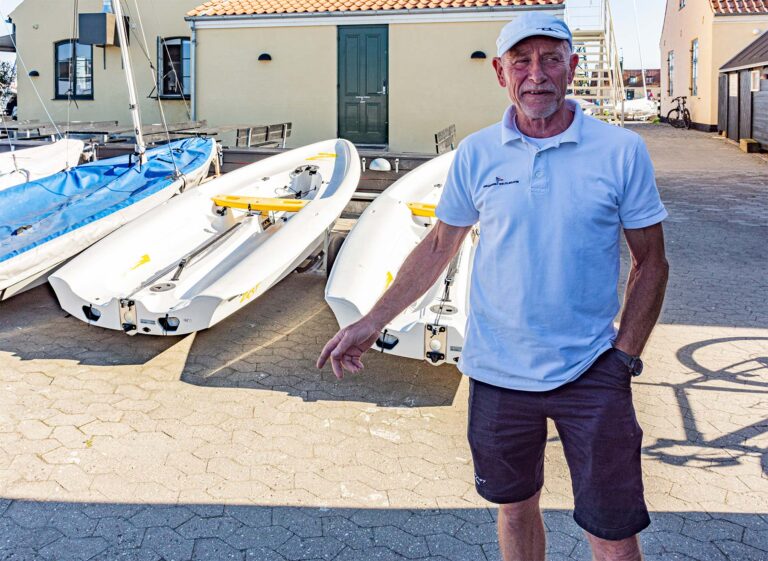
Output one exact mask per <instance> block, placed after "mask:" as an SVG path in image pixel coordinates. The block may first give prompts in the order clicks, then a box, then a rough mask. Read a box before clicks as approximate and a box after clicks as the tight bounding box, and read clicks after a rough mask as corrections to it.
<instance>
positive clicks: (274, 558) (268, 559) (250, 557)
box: [245, 547, 285, 561]
mask: <svg viewBox="0 0 768 561" xmlns="http://www.w3.org/2000/svg"><path fill="white" fill-rule="evenodd" d="M245 561H285V557H283V556H282V555H280V554H279V553H277V552H276V551H274V550H272V549H266V548H261V547H260V548H256V549H247V550H246V551H245Z"/></svg>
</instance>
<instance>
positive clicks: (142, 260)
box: [130, 253, 150, 271]
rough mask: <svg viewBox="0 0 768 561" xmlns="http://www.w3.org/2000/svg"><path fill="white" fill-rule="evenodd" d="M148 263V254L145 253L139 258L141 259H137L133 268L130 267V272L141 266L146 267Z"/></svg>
mask: <svg viewBox="0 0 768 561" xmlns="http://www.w3.org/2000/svg"><path fill="white" fill-rule="evenodd" d="M149 261H150V258H149V254H147V253H145V254H144V255H142V256H141V258H140V259H139V262H138V263H136V264H135V265H134V266H133V267H131V269H130V270H131V271H135V270H136V269H138V268H139V267H141V266H142V265H146V264H147V263H149Z"/></svg>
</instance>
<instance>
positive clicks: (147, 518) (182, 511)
mask: <svg viewBox="0 0 768 561" xmlns="http://www.w3.org/2000/svg"><path fill="white" fill-rule="evenodd" d="M192 516H193V514H192V513H191V512H190V511H189V509H188V508H185V507H156V506H150V507H146V508H144V510H142V511H140V512H138V513H136V514H134V515H133V516H132V517H131V518H130V521H131V524H133V525H134V526H136V527H137V528H150V527H154V526H167V527H168V528H178V527H179V526H181V525H182V524H183V523H184V522H186V521H187V520H189V519H190V518H192Z"/></svg>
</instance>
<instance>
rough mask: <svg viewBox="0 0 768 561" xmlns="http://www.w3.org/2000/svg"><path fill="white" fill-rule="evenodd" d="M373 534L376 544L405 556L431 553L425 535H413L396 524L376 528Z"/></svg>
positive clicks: (414, 556) (411, 557) (411, 556)
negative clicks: (395, 525) (396, 526)
mask: <svg viewBox="0 0 768 561" xmlns="http://www.w3.org/2000/svg"><path fill="white" fill-rule="evenodd" d="M373 536H374V543H375V545H377V546H382V547H388V548H389V549H391V550H392V551H394V552H395V553H398V554H400V555H402V556H403V557H408V558H409V559H415V558H419V557H427V556H428V555H429V548H428V547H427V542H426V540H425V539H424V538H423V537H416V536H413V535H412V534H409V533H408V532H405V531H403V530H401V529H399V528H395V527H394V526H384V527H382V528H375V529H374V530H373Z"/></svg>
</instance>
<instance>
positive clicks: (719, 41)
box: [660, 0, 768, 126]
mask: <svg viewBox="0 0 768 561" xmlns="http://www.w3.org/2000/svg"><path fill="white" fill-rule="evenodd" d="M756 29H757V30H760V31H764V30H765V29H768V16H765V15H761V16H760V15H759V16H715V15H714V12H713V11H712V8H711V6H710V3H709V2H701V1H688V2H687V3H686V6H685V7H684V8H683V9H679V0H667V12H666V17H665V19H664V29H663V31H662V35H661V41H660V47H661V96H662V97H661V99H662V104H661V114H662V115H666V114H667V113H668V112H669V110H670V109H672V108H673V107H674V106H675V104H672V98H674V97H677V96H680V95H687V96H688V108H689V110H690V111H691V118H692V119H693V121H694V122H695V123H698V124H701V125H708V126H716V125H717V95H718V91H717V81H718V76H719V68H720V67H721V66H722V65H723V64H724V63H725V62H727V61H728V59H730V58H731V57H733V56H734V55H735V54H736V53H738V52H739V51H741V50H742V49H743V48H744V47H746V46H747V45H748V44H749V43H751V42H752V41H754V40H755V38H756V37H757V36H758V35H759V33H758V34H757V35H756V34H755V33H754V31H755V30H756ZM696 38H698V40H699V61H698V74H699V76H698V95H696V96H693V95H691V89H690V87H691V42H692V41H693V40H694V39H696ZM669 51H674V52H675V71H674V82H673V84H674V92H673V94H672V96H670V95H669V94H668V93H667V92H668V80H667V73H668V63H667V61H668V58H667V55H668V53H669Z"/></svg>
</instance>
